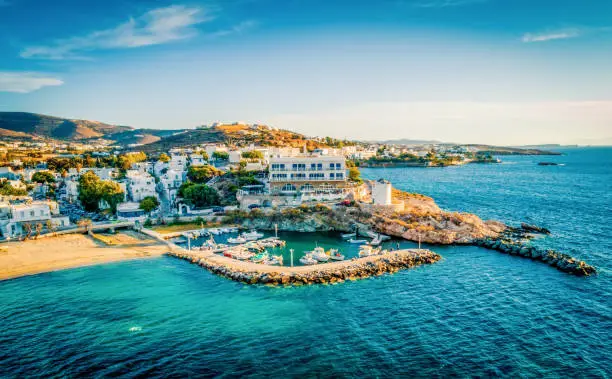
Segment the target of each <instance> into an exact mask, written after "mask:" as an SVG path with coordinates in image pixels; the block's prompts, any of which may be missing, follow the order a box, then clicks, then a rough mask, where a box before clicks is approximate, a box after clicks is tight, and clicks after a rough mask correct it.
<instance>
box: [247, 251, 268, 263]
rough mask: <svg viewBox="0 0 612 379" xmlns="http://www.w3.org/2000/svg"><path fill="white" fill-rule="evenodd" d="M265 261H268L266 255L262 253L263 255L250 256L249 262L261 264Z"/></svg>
mask: <svg viewBox="0 0 612 379" xmlns="http://www.w3.org/2000/svg"><path fill="white" fill-rule="evenodd" d="M266 259H268V253H267V252H265V251H264V252H263V253H259V254H255V255H254V256H252V257H251V262H253V263H261V262H263V261H265V260H266Z"/></svg>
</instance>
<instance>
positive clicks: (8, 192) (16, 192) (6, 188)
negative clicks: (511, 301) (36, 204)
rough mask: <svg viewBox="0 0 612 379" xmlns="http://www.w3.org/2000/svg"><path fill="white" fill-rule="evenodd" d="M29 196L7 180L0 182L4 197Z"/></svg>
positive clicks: (0, 189) (0, 193)
mask: <svg viewBox="0 0 612 379" xmlns="http://www.w3.org/2000/svg"><path fill="white" fill-rule="evenodd" d="M27 194H28V191H26V190H24V189H21V188H15V187H13V186H12V185H11V183H9V181H8V180H7V179H1V180H0V195H4V196H25V195H27Z"/></svg>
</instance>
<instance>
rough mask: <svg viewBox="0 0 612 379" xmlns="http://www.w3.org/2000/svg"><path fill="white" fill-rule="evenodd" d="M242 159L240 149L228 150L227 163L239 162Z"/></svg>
mask: <svg viewBox="0 0 612 379" xmlns="http://www.w3.org/2000/svg"><path fill="white" fill-rule="evenodd" d="M241 160H242V151H240V150H232V151H230V152H229V163H239V162H240V161H241Z"/></svg>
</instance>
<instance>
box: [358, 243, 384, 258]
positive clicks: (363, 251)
mask: <svg viewBox="0 0 612 379" xmlns="http://www.w3.org/2000/svg"><path fill="white" fill-rule="evenodd" d="M378 253H380V247H378V248H373V247H372V246H370V245H363V246H360V247H359V257H360V258H362V257H369V256H371V255H376V254H378Z"/></svg>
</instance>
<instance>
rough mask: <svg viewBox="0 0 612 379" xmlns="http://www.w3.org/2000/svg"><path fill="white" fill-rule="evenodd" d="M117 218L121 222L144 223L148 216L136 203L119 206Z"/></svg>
mask: <svg viewBox="0 0 612 379" xmlns="http://www.w3.org/2000/svg"><path fill="white" fill-rule="evenodd" d="M117 218H118V219H119V220H127V221H140V222H143V221H144V220H145V219H146V218H147V215H146V214H145V211H143V210H142V209H140V204H139V203H135V202H125V203H121V204H118V205H117Z"/></svg>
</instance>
